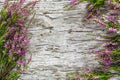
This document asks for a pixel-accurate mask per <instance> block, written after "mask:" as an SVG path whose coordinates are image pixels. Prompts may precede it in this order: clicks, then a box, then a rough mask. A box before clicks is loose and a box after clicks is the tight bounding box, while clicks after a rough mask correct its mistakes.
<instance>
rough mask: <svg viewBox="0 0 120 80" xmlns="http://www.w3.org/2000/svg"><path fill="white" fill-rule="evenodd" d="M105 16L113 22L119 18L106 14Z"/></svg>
mask: <svg viewBox="0 0 120 80" xmlns="http://www.w3.org/2000/svg"><path fill="white" fill-rule="evenodd" d="M105 18H106V19H107V20H108V21H112V22H114V21H117V20H118V18H116V17H115V16H106V17H105Z"/></svg>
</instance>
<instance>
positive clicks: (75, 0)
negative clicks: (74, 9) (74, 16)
mask: <svg viewBox="0 0 120 80" xmlns="http://www.w3.org/2000/svg"><path fill="white" fill-rule="evenodd" d="M76 2H77V0H71V1H70V3H69V5H70V6H73V5H75V3H76Z"/></svg>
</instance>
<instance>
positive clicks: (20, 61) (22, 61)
mask: <svg viewBox="0 0 120 80" xmlns="http://www.w3.org/2000/svg"><path fill="white" fill-rule="evenodd" d="M17 64H18V65H22V66H25V65H26V61H25V60H18V61H17Z"/></svg>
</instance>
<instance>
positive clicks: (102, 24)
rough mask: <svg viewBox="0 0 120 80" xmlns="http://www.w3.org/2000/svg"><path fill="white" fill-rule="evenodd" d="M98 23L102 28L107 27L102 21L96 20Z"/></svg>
mask: <svg viewBox="0 0 120 80" xmlns="http://www.w3.org/2000/svg"><path fill="white" fill-rule="evenodd" d="M96 22H97V23H98V25H99V26H101V27H106V24H105V23H104V22H102V21H100V20H96Z"/></svg>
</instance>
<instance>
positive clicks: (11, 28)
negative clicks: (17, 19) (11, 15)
mask: <svg viewBox="0 0 120 80" xmlns="http://www.w3.org/2000/svg"><path fill="white" fill-rule="evenodd" d="M7 29H8V30H9V31H13V30H16V28H15V27H8V28H7Z"/></svg>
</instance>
